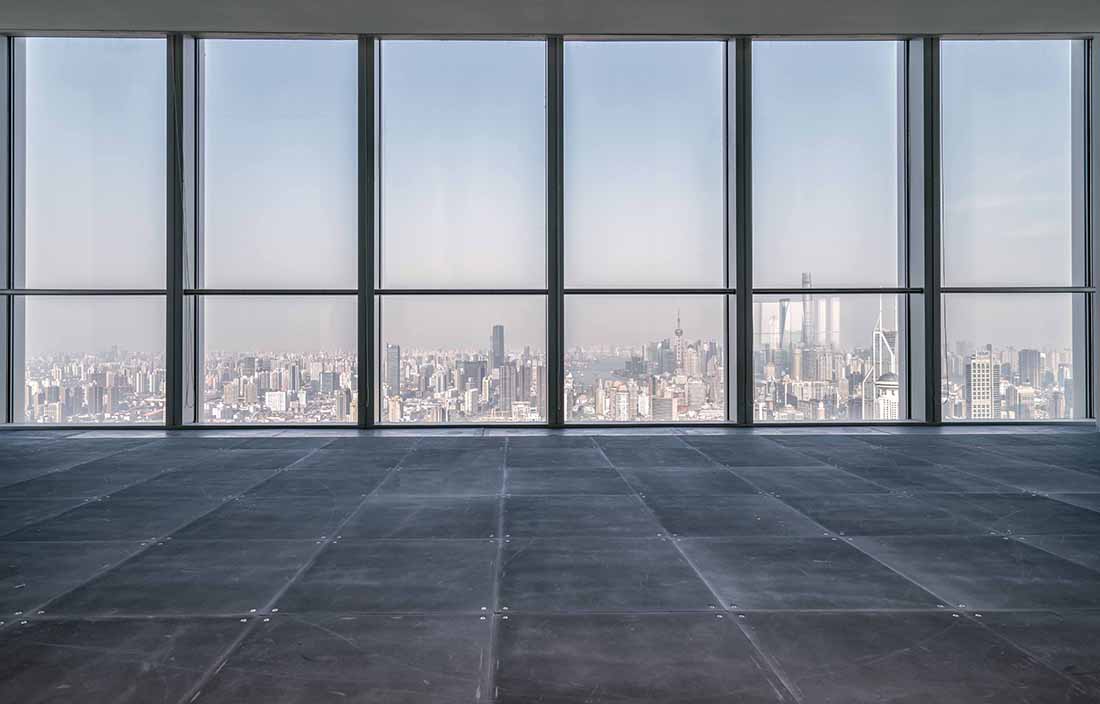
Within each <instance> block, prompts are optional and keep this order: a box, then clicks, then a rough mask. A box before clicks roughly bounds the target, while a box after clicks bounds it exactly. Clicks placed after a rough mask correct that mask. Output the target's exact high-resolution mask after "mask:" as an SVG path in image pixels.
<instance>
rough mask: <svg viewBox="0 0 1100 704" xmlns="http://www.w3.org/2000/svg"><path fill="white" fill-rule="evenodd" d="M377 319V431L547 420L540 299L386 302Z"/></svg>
mask: <svg viewBox="0 0 1100 704" xmlns="http://www.w3.org/2000/svg"><path fill="white" fill-rule="evenodd" d="M379 317H380V320H381V329H382V334H381V336H380V340H381V345H380V350H379V370H380V372H381V380H380V381H379V388H381V390H382V393H381V395H380V401H381V407H380V408H379V411H378V412H379V420H380V421H381V422H382V423H492V422H507V423H526V422H543V421H544V420H545V418H546V394H547V391H548V388H547V379H546V298H545V296H386V297H384V298H382V299H381V306H380V310H379ZM428 321H430V324H428Z"/></svg>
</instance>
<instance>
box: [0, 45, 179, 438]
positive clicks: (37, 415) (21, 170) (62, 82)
mask: <svg viewBox="0 0 1100 704" xmlns="http://www.w3.org/2000/svg"><path fill="white" fill-rule="evenodd" d="M11 41H12V46H11V51H10V53H9V57H10V60H11V64H12V65H11V67H10V73H9V75H10V76H11V77H12V85H11V91H10V93H9V95H10V97H11V99H12V102H11V113H10V114H11V140H10V152H9V154H10V159H11V171H10V173H11V176H12V182H11V186H12V188H11V190H10V195H11V200H10V218H11V219H10V225H11V242H10V244H11V246H10V262H9V268H8V270H7V271H6V272H5V273H6V274H7V275H8V276H10V279H11V280H10V282H9V284H10V286H9V287H10V289H12V290H13V294H14V295H12V296H10V299H9V301H8V303H9V306H10V308H9V312H10V322H11V325H12V328H11V334H12V344H11V348H10V349H11V353H12V354H11V358H10V360H9V363H10V364H11V374H12V376H11V379H12V383H11V394H12V398H11V411H12V420H13V421H14V422H17V423H50V424H66V423H163V422H164V417H165V416H164V404H165V354H164V352H165V194H166V183H165V179H166V176H165V172H166V169H165V132H166V128H165V108H164V106H165V85H166V81H165V70H166V68H165V55H166V54H165V41H164V40H163V39H154V38H140V39H139V38H133V39H107V38H17V39H13V40H11Z"/></svg>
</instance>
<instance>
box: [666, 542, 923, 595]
mask: <svg viewBox="0 0 1100 704" xmlns="http://www.w3.org/2000/svg"><path fill="white" fill-rule="evenodd" d="M680 546H681V547H682V548H683V550H684V552H685V553H687V555H688V557H689V558H690V559H691V561H692V562H693V563H694V564H695V566H696V567H697V568H698V569H699V571H700V572H701V573H702V574H703V576H704V577H705V578H706V579H707V582H708V583H709V584H710V585H711V586H712V587H713V588H714V589H716V590H717V591H718V593H719V594H721V596H722V599H723V600H724V602H725V604H726V605H727V606H730V607H735V608H741V609H921V608H935V607H936V605H937V604H939V603H940V602H939V601H938V600H937V599H936V598H935V597H934V596H932V595H931V594H929V593H927V592H925V591H924V590H923V589H921V588H919V587H918V586H916V585H915V584H913V583H912V582H910V581H909V580H907V579H904V578H902V577H900V576H898V575H897V574H895V573H894V572H893V571H891V570H890V569H888V568H886V567H884V566H883V565H881V564H879V563H878V562H876V561H875V560H873V559H871V558H870V557H868V556H866V555H864V554H863V553H861V552H860V551H859V550H856V549H855V548H853V547H852V546H851V545H849V544H847V543H846V542H844V541H843V540H839V539H836V538H824V537H822V538H687V539H681V540H680Z"/></svg>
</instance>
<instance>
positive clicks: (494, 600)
mask: <svg viewBox="0 0 1100 704" xmlns="http://www.w3.org/2000/svg"><path fill="white" fill-rule="evenodd" d="M510 447H511V443H510V442H509V438H508V436H505V437H504V453H503V454H504V463H503V468H502V470H501V476H500V492H499V495H498V496H497V515H496V519H497V523H496V536H495V537H496V556H495V557H494V561H493V581H492V586H491V593H490V595H489V613H488V614H486V615H484V616H482V618H487V619H488V620H489V643H488V647H487V649H486V653H485V657H484V660H483V662H482V663H481V665H480V667H479V669H478V678H479V679H478V692H477V694H478V698H477V700H478V701H488V702H492V701H496V699H497V695H498V691H497V686H496V677H497V671H498V670H499V668H500V662H499V658H500V637H499V628H500V619H501V615H502V611H503V608H502V605H501V603H500V592H501V582H502V581H503V572H504V500H505V497H506V494H505V491H506V490H507V487H508V472H509V469H508V461H507V459H508V452H509V449H510Z"/></svg>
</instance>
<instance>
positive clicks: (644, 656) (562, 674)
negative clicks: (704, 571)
mask: <svg viewBox="0 0 1100 704" xmlns="http://www.w3.org/2000/svg"><path fill="white" fill-rule="evenodd" d="M731 621H732V619H730V618H728V617H725V618H719V617H718V615H717V614H645V615H641V614H623V615H612V614H605V615H584V616H569V615H553V616H535V615H513V616H510V617H509V618H508V620H506V621H504V620H502V621H500V622H499V626H498V641H499V648H498V650H499V653H500V655H499V659H500V665H499V667H498V669H497V677H496V683H497V688H498V689H499V694H498V697H497V701H498V702H502V703H504V704H511V703H513V702H523V703H526V702H535V701H539V702H556V703H561V702H627V701H629V702H653V703H658V702H678V703H681V704H704V703H709V702H738V703H739V704H763V703H765V702H768V703H769V704H771V703H775V702H787V701H793V699H792V698H789V697H788V696H787V695H786V694H785V692H784V690H783V687H782V685H781V684H779V683H778V682H777V681H776V680H775V677H774V676H773V675H772V673H771V672H770V671H769V670H768V668H767V667H766V666H765V665H764V663H763V662H761V658H760V657H759V655H758V654H757V653H756V652H755V650H754V649H753V647H752V645H751V644H750V643H749V641H748V639H746V638H745V636H744V635H743V634H742V633H741V632H740V631H739V630H738V629H737V628H736V626H735V625H734V624H733V623H732V622H731Z"/></svg>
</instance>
